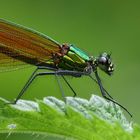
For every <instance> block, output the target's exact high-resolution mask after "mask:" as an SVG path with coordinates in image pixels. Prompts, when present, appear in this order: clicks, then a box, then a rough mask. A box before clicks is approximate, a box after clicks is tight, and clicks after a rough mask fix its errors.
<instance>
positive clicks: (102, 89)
mask: <svg viewBox="0 0 140 140" xmlns="http://www.w3.org/2000/svg"><path fill="white" fill-rule="evenodd" d="M95 76H96V78H97V82H98V85H99V87H100V90H101V93H102V96H103V97H104V98H105V99H107V100H108V101H111V102H113V103H115V104H117V105H118V106H120V107H121V108H123V109H124V110H125V111H126V112H127V113H128V114H129V115H130V117H132V114H131V113H130V112H129V111H128V110H127V109H126V108H125V107H124V106H122V105H121V104H119V103H118V102H116V101H115V100H113V99H110V98H108V97H107V96H106V93H105V92H104V88H103V86H102V83H101V80H100V78H99V75H98V73H97V71H96V72H95Z"/></svg>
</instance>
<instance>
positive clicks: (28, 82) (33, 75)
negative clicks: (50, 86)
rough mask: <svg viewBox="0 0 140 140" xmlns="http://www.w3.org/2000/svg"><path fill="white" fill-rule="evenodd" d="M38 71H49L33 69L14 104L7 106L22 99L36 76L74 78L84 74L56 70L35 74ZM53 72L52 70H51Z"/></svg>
mask: <svg viewBox="0 0 140 140" xmlns="http://www.w3.org/2000/svg"><path fill="white" fill-rule="evenodd" d="M38 69H47V70H48V69H49V70H50V68H48V67H37V68H36V69H35V71H34V72H33V73H32V75H31V76H30V78H29V80H28V81H27V82H26V84H25V86H24V87H23V89H22V90H21V92H20V93H19V94H18V96H17V98H16V100H15V101H14V102H11V103H9V104H16V102H17V101H18V100H19V99H20V98H21V97H22V95H23V94H24V93H25V91H26V90H27V88H28V87H29V86H30V85H31V83H32V82H33V80H34V79H35V78H36V77H37V76H43V75H56V74H57V75H71V76H75V77H79V76H80V75H82V74H84V73H82V72H81V73H79V72H77V71H68V70H57V71H51V72H38V73H36V72H37V70H38ZM51 70H54V69H51Z"/></svg>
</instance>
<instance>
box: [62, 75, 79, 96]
mask: <svg viewBox="0 0 140 140" xmlns="http://www.w3.org/2000/svg"><path fill="white" fill-rule="evenodd" d="M62 78H63V79H64V81H65V82H66V84H67V85H68V87H69V88H70V89H71V90H72V92H73V93H74V95H73V97H76V96H77V94H76V92H75V91H74V89H73V88H72V86H71V85H70V84H69V82H68V81H67V79H66V78H65V77H64V76H63V75H62Z"/></svg>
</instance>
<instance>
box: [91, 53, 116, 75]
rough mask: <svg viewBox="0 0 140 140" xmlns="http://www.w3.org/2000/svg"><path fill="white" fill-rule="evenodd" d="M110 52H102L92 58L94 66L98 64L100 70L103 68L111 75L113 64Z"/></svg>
mask: <svg viewBox="0 0 140 140" xmlns="http://www.w3.org/2000/svg"><path fill="white" fill-rule="evenodd" d="M110 56H111V54H107V53H102V54H100V55H99V57H97V58H96V59H95V60H94V63H95V64H96V66H98V67H99V68H100V69H101V70H103V71H104V72H105V73H107V74H108V75H112V73H113V71H114V64H113V63H112V60H111V57H110Z"/></svg>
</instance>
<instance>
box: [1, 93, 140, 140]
mask: <svg viewBox="0 0 140 140" xmlns="http://www.w3.org/2000/svg"><path fill="white" fill-rule="evenodd" d="M5 103H7V101H6V100H4V99H2V98H0V133H9V134H11V133H15V134H16V133H17V134H19V133H26V134H27V133H30V134H37V135H44V136H49V137H51V139H53V138H56V139H67V140H111V139H113V140H134V139H136V140H139V139H140V127H139V126H138V125H134V126H133V127H132V124H133V123H132V122H129V121H127V119H126V118H125V116H124V115H123V112H122V111H121V109H120V107H119V106H117V105H114V104H113V103H111V102H107V101H106V100H105V99H103V98H101V97H99V96H95V95H92V97H91V98H90V100H89V101H88V100H86V99H82V98H73V97H67V98H66V103H65V102H63V101H61V100H58V99H56V98H54V97H45V98H44V99H43V100H37V101H36V102H34V101H27V100H19V101H18V102H17V104H16V105H10V104H5Z"/></svg>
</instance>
